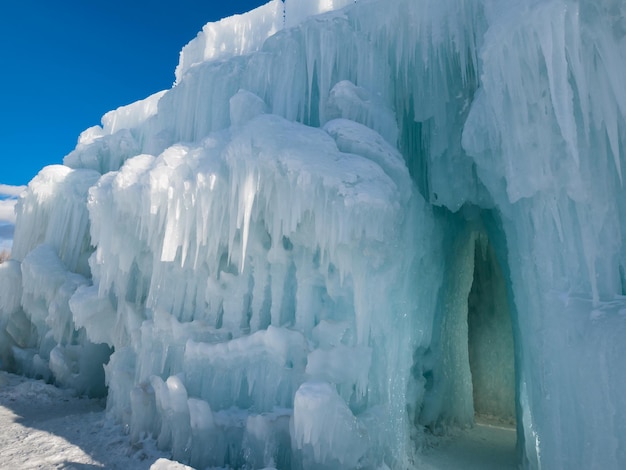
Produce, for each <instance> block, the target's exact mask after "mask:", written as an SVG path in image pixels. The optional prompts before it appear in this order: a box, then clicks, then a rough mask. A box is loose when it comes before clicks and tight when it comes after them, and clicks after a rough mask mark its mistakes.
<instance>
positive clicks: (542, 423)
mask: <svg viewBox="0 0 626 470" xmlns="http://www.w3.org/2000/svg"><path fill="white" fill-rule="evenodd" d="M625 17H626V8H625V7H624V5H623V3H622V2H620V1H617V0H604V1H602V2H597V1H591V0H580V1H574V0H546V1H516V0H509V1H505V2H494V1H490V0H482V1H480V0H475V1H471V0H465V1H458V0H455V1H453V0H445V1H441V0H437V1H434V0H393V1H389V0H386V1H381V0H370V1H359V2H356V3H355V2H352V1H342V2H335V1H333V2H330V1H303V0H301V1H297V0H287V1H286V2H285V3H284V4H283V3H282V2H279V1H278V0H274V1H271V2H269V3H268V4H267V5H265V6H262V7H260V8H258V9H256V10H253V11H251V12H249V13H247V14H245V15H240V16H236V17H233V18H229V19H225V20H222V21H220V22H218V23H213V24H209V25H207V26H205V27H204V28H203V31H202V32H201V33H199V34H198V36H197V37H196V38H195V39H194V40H192V41H191V42H190V43H189V44H188V45H187V46H185V47H184V48H183V51H182V52H181V59H180V64H179V66H178V67H177V69H176V84H175V86H174V87H173V88H172V89H170V90H167V91H164V92H161V93H157V94H155V95H153V96H151V97H148V98H147V99H145V100H143V101H140V102H137V103H135V104H132V105H129V106H126V107H122V108H119V109H118V110H115V111H112V112H110V113H107V114H106V115H105V116H104V117H103V125H102V127H99V126H97V127H94V128H91V129H88V130H87V131H85V132H84V133H83V134H82V135H81V137H80V139H79V142H78V145H77V147H76V149H75V150H74V151H73V152H72V153H70V154H69V155H67V156H66V157H65V160H64V166H52V167H48V168H44V169H43V170H42V171H41V173H40V174H39V175H38V176H37V177H36V178H35V179H34V180H33V181H32V182H31V183H30V184H29V186H28V189H27V190H26V192H25V193H24V194H23V195H22V196H21V198H20V200H19V202H18V205H17V224H16V230H15V241H14V245H13V260H12V261H10V262H8V263H4V264H2V265H0V292H1V293H2V295H1V297H0V328H1V330H0V331H1V333H0V346H1V347H0V353H1V356H0V357H1V358H2V364H3V367H5V368H10V369H13V370H17V371H21V372H24V373H28V374H31V375H35V376H41V377H45V378H47V379H48V380H51V381H54V382H56V383H58V384H60V385H65V386H69V387H73V388H76V389H78V390H80V391H83V392H87V393H91V394H99V393H100V394H102V393H105V390H108V400H107V407H108V410H109V413H111V414H112V415H113V416H115V417H116V418H117V419H118V420H120V421H121V422H123V423H124V424H126V425H128V429H129V432H130V436H131V439H133V440H138V439H141V438H143V437H144V436H146V435H148V436H152V437H154V438H155V439H157V442H158V444H159V445H160V446H161V447H162V448H166V449H171V451H172V454H173V457H174V458H175V459H177V460H179V461H181V462H184V463H188V464H190V465H192V466H195V467H200V468H204V467H209V466H230V467H236V468H242V467H245V468H263V467H266V466H275V467H277V468H386V467H385V466H387V467H390V468H409V467H414V466H419V461H420V455H419V454H420V449H421V447H422V446H423V445H424V443H425V441H426V438H425V434H426V433H428V434H435V435H439V434H442V433H443V434H445V433H446V432H447V430H448V429H450V428H451V427H454V426H461V427H464V426H469V425H471V424H472V423H473V422H474V419H475V416H476V415H479V416H484V415H487V416H490V417H491V418H492V419H498V420H500V421H503V422H510V423H516V426H517V430H518V453H519V458H520V464H521V465H523V466H524V467H525V468H550V469H556V468H592V467H593V468H607V469H608V468H615V469H617V468H622V467H623V466H624V465H626V441H625V437H624V436H626V398H625V397H624V394H623V393H621V390H623V389H624V388H625V387H626V375H625V374H624V373H623V372H621V371H623V366H622V365H621V364H622V360H623V357H624V354H625V353H626V346H625V343H624V341H623V338H624V335H625V334H626V315H625V313H624V312H626V297H624V295H626V277H625V276H626V275H625V274H624V265H625V263H626V252H625V247H626V243H625V241H626V240H625V233H626V230H625V229H624V227H626V225H625V223H626V219H625V217H626V204H625V203H624V202H623V201H625V200H626V198H625V196H626V194H624V185H623V177H622V166H623V163H624V148H626V125H625V123H626V121H625V119H624V118H625V116H626V93H625V92H624V89H623V86H622V83H621V82H620V81H619V78H620V77H624V76H626V23H625V20H624V18H625ZM103 365H104V366H103ZM105 387H106V389H105Z"/></svg>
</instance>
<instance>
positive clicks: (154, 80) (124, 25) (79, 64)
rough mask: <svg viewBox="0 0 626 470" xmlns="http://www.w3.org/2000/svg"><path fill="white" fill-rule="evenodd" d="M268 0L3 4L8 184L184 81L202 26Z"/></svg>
mask: <svg viewBox="0 0 626 470" xmlns="http://www.w3.org/2000/svg"><path fill="white" fill-rule="evenodd" d="M264 3H266V2H265V1H264V0H228V1H213V0H176V1H165V0H163V1H159V0H156V1H154V0H152V1H149V0H106V1H98V2H95V1H89V0H57V1H51V0H9V1H6V2H2V4H1V6H0V61H1V64H2V66H1V72H0V162H1V164H0V183H4V184H12V185H20V184H26V183H28V181H30V179H32V178H33V177H34V176H35V175H36V174H37V172H38V171H39V169H41V168H42V167H43V166H45V165H49V164H53V163H61V162H62V159H63V156H65V155H66V154H67V153H69V152H70V151H71V150H72V149H73V148H74V146H75V145H76V140H77V138H78V135H79V134H80V132H81V131H83V130H84V129H86V128H87V127H90V126H93V125H96V124H100V118H101V116H102V115H103V114H104V113H105V112H107V111H109V110H111V109H115V108H117V107H118V106H121V105H124V104H128V103H131V102H133V101H136V100H138V99H142V98H145V97H146V96H148V95H150V94H152V93H154V92H156V91H159V90H163V89H166V88H170V87H171V85H172V83H173V81H174V69H175V67H176V64H177V63H178V52H179V51H180V49H181V48H182V47H183V46H184V45H185V44H186V43H187V42H189V41H190V40H191V39H193V38H194V37H195V36H196V34H197V32H198V31H200V30H201V29H202V26H203V25H204V24H205V23H207V22H209V21H215V20H218V19H220V18H223V17H226V16H230V15H231V14H234V13H243V12H245V11H248V10H251V9H253V8H255V7H257V6H259V5H262V4H264Z"/></svg>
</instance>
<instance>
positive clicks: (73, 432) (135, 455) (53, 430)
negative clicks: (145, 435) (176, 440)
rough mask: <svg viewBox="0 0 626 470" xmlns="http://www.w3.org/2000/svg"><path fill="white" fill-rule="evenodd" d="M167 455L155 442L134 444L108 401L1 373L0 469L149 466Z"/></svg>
mask: <svg viewBox="0 0 626 470" xmlns="http://www.w3.org/2000/svg"><path fill="white" fill-rule="evenodd" d="M162 457H164V454H162V453H160V452H159V451H158V450H156V448H155V447H154V445H152V442H150V441H148V442H146V443H142V444H140V445H139V446H135V447H131V446H130V444H129V440H128V437H127V436H126V435H125V434H124V433H123V430H122V428H121V427H120V426H118V425H115V424H114V423H113V422H112V421H111V420H109V419H108V418H107V417H106V415H105V413H104V402H103V400H93V399H83V398H77V397H75V396H74V395H73V394H72V392H70V391H68V390H60V389H58V388H56V387H54V386H52V385H47V384H45V383H44V382H42V381H39V380H31V379H26V378H24V377H18V376H16V375H12V374H8V373H6V372H0V468H6V469H8V468H10V469H14V470H22V469H24V470H26V469H35V468H38V469H77V470H78V469H84V470H86V469H92V468H94V469H95V468H110V469H137V470H141V469H146V470H147V469H149V468H150V467H151V465H153V464H154V463H155V462H156V461H158V460H159V458H162ZM175 465H178V467H176V466H175ZM155 467H156V465H155ZM159 468H161V469H164V468H168V467H163V466H160V467H159ZM169 468H170V469H171V470H174V469H175V468H178V469H181V468H184V466H182V465H180V464H174V463H173V462H172V463H171V465H170V466H169Z"/></svg>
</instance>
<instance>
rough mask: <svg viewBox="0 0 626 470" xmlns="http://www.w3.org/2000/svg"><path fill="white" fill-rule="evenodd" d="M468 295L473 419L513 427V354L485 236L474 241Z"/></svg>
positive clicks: (503, 295)
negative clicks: (472, 273) (472, 271)
mask: <svg viewBox="0 0 626 470" xmlns="http://www.w3.org/2000/svg"><path fill="white" fill-rule="evenodd" d="M473 264H474V275H473V279H472V284H471V288H470V291H469V295H468V297H467V347H468V356H469V367H470V374H471V380H472V396H473V404H474V419H475V421H476V422H478V423H485V422H486V423H489V424H497V425H504V426H514V425H515V421H516V419H515V353H514V343H513V328H512V324H511V314H510V311H509V310H510V309H509V303H508V301H507V290H506V281H505V278H504V276H503V274H502V269H501V268H500V265H499V263H498V260H497V257H496V255H495V252H494V249H493V247H492V246H491V244H490V243H489V242H488V240H487V239H486V237H483V236H479V237H477V238H476V240H475V241H474V263H473Z"/></svg>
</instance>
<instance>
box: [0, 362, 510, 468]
mask: <svg viewBox="0 0 626 470" xmlns="http://www.w3.org/2000/svg"><path fill="white" fill-rule="evenodd" d="M104 405H105V403H104V401H103V400H95V399H86V398H78V397H76V396H75V395H74V394H73V393H72V392H71V391H69V390H61V389H58V388H56V387H54V386H52V385H48V384H46V383H44V382H42V381H40V380H32V379H27V378H24V377H19V376H16V375H13V374H9V373H7V372H2V371H0V468H11V469H14V470H27V469H63V470H69V469H75V470H87V469H97V468H106V469H137V470H142V469H145V470H148V469H151V470H183V469H190V467H187V466H184V465H182V464H178V463H175V462H172V461H170V460H167V458H166V457H167V454H165V453H162V452H160V451H158V450H157V449H156V448H155V446H154V443H153V442H152V441H150V440H146V441H144V442H141V443H139V444H137V445H131V444H130V441H129V439H128V436H127V435H126V434H124V432H123V429H122V427H121V426H119V425H116V424H115V423H113V422H112V421H111V420H110V419H108V418H107V417H106V415H105V411H104ZM515 462H516V459H515V430H514V429H509V428H501V427H496V426H490V425H484V424H479V425H477V426H476V427H474V428H473V429H471V430H467V431H462V432H460V433H459V434H458V435H456V436H454V437H451V438H450V439H448V440H444V441H442V442H440V444H439V445H438V446H437V447H435V448H432V449H429V450H427V451H426V452H425V454H424V456H423V461H422V463H423V464H424V468H425V469H428V470H444V469H445V470H456V469H459V470H460V469H464V470H479V469H480V470H491V469H494V470H495V469H498V470H506V469H515V468H516V464H515Z"/></svg>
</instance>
